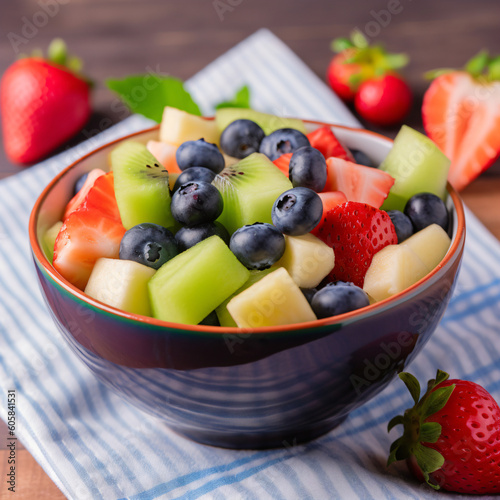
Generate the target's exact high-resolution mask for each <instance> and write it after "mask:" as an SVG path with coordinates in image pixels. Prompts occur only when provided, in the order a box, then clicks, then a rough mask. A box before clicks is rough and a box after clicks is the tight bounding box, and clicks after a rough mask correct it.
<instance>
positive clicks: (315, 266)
mask: <svg viewBox="0 0 500 500" xmlns="http://www.w3.org/2000/svg"><path fill="white" fill-rule="evenodd" d="M285 241H286V246H285V253H284V254H283V257H281V259H280V260H279V261H278V262H277V263H276V266H278V267H280V266H281V267H284V268H285V269H286V270H287V271H288V273H289V274H290V276H291V277H292V279H293V281H295V283H296V284H297V285H298V286H299V287H300V288H314V287H316V286H318V285H319V284H320V283H321V280H322V279H323V278H325V277H326V276H328V274H329V273H330V271H331V270H332V269H333V266H334V265H335V254H334V253H333V249H332V248H330V247H329V246H328V245H327V244H326V243H323V242H322V241H321V240H320V239H319V238H316V236H313V235H312V234H310V233H308V234H304V235H302V236H285Z"/></svg>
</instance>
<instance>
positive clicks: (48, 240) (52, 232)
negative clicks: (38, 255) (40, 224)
mask: <svg viewBox="0 0 500 500" xmlns="http://www.w3.org/2000/svg"><path fill="white" fill-rule="evenodd" d="M62 226H63V223H62V222H61V221H58V222H56V223H55V224H54V225H53V226H50V227H49V229H47V231H45V233H44V235H43V237H42V247H43V249H44V251H45V256H46V257H47V259H48V260H49V262H50V263H51V264H52V260H53V259H54V245H55V244H56V238H57V235H58V234H59V231H60V230H61V227H62Z"/></svg>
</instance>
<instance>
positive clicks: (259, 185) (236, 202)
mask: <svg viewBox="0 0 500 500" xmlns="http://www.w3.org/2000/svg"><path fill="white" fill-rule="evenodd" d="M227 109H229V108H227ZM212 184H213V185H214V186H215V187H216V188H217V189H218V190H219V191H220V193H221V194H222V198H223V199H224V210H223V211H222V214H221V215H220V217H219V218H218V219H217V220H218V221H219V222H220V223H221V224H222V225H223V226H224V227H225V228H226V229H227V230H228V231H229V233H230V234H232V233H234V231H236V229H238V228H240V227H242V226H244V225H246V224H253V223H254V222H267V223H268V224H272V219H271V210H272V207H273V204H274V202H275V201H276V198H278V196H279V195H280V194H282V193H284V192H285V191H287V190H288V189H292V183H291V182H290V181H289V180H288V178H287V177H286V176H285V175H284V174H283V173H282V172H281V171H280V170H279V169H278V168H277V167H275V166H274V164H273V163H272V162H271V161H270V160H269V158H267V156H265V155H263V154H261V153H253V154H251V155H250V156H247V157H246V158H245V159H243V160H241V161H240V162H239V163H237V164H236V165H233V166H231V167H225V168H224V170H223V171H222V172H221V173H220V174H218V175H217V177H216V178H215V179H214V180H213V182H212Z"/></svg>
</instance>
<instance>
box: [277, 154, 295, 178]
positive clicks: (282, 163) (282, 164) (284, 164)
mask: <svg viewBox="0 0 500 500" xmlns="http://www.w3.org/2000/svg"><path fill="white" fill-rule="evenodd" d="M292 155H293V153H285V154H284V155H281V156H280V157H278V158H276V160H274V161H273V163H274V164H275V165H276V166H277V167H278V168H279V169H280V170H281V171H282V172H283V173H284V174H285V175H286V176H287V177H288V175H289V173H290V172H289V167H290V160H291V159H292Z"/></svg>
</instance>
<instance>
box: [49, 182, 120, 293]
mask: <svg viewBox="0 0 500 500" xmlns="http://www.w3.org/2000/svg"><path fill="white" fill-rule="evenodd" d="M101 179H104V177H101ZM98 181H99V179H98ZM98 181H96V183H97V182H98ZM91 192H92V190H91V191H90V193H91ZM90 193H89V194H90ZM124 234H125V228H124V227H123V226H122V224H121V223H120V222H119V221H117V220H116V219H110V218H109V217H106V216H105V215H104V214H103V212H101V211H99V210H97V209H91V210H90V209H88V208H86V207H85V206H83V207H81V208H80V209H78V210H76V211H75V212H73V213H72V214H71V215H70V216H69V217H68V218H67V219H66V220H65V221H64V224H63V226H62V227H61V230H60V231H59V234H58V235H57V238H56V242H55V245H54V268H55V269H56V270H57V271H58V272H59V273H60V274H61V275H62V276H63V277H64V278H65V279H67V280H68V281H69V282H70V283H72V284H73V285H75V286H76V287H78V288H79V289H80V290H83V289H84V288H85V286H86V284H87V281H88V279H89V276H90V273H91V272H92V268H93V267H94V264H95V262H96V261H97V259H99V258H101V257H109V258H111V259H118V257H119V253H120V242H121V240H122V237H123V235H124Z"/></svg>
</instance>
